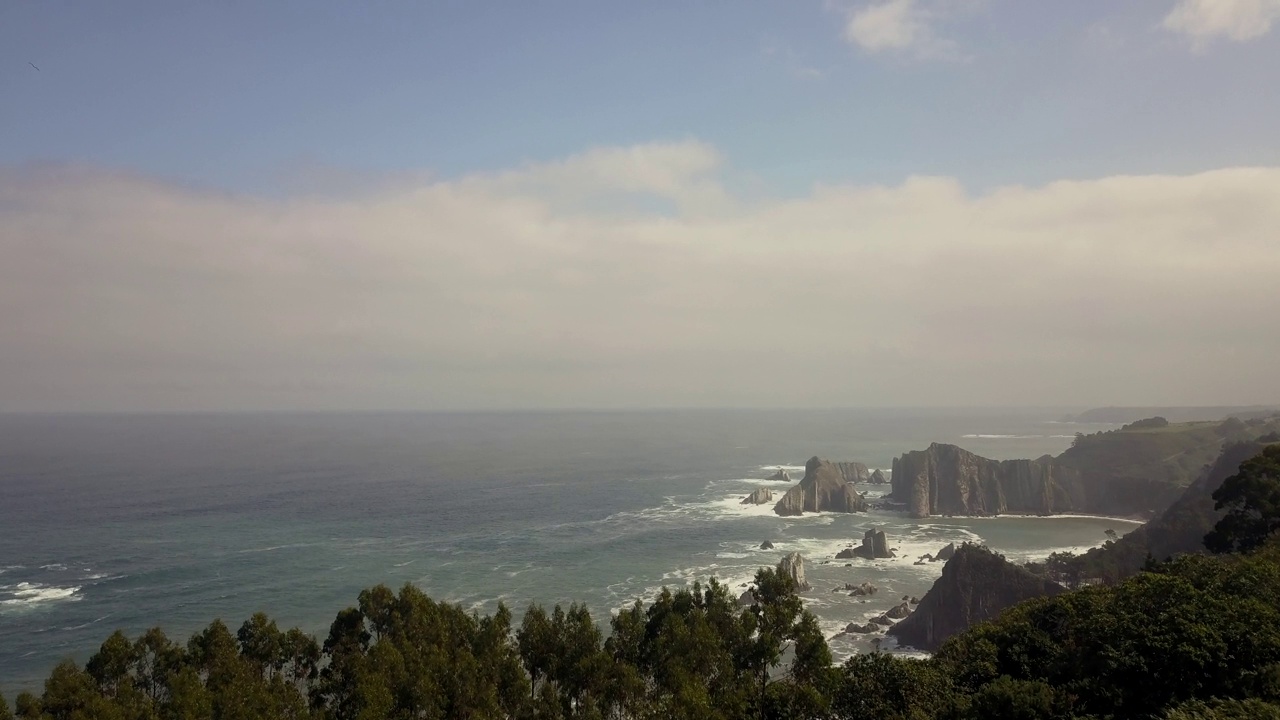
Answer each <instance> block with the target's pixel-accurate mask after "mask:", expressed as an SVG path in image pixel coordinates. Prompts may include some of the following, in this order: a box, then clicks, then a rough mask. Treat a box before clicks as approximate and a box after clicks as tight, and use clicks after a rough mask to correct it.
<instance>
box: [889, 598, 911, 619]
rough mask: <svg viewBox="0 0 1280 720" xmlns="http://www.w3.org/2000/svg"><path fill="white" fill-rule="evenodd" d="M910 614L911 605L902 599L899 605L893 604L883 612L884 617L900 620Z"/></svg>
mask: <svg viewBox="0 0 1280 720" xmlns="http://www.w3.org/2000/svg"><path fill="white" fill-rule="evenodd" d="M910 614H911V605H910V604H909V603H908V602H907V601H903V602H902V604H900V605H895V606H893V607H892V608H890V609H889V612H887V613H885V617H887V618H889V619H891V620H901V619H902V618H904V617H906V616H908V615H910Z"/></svg>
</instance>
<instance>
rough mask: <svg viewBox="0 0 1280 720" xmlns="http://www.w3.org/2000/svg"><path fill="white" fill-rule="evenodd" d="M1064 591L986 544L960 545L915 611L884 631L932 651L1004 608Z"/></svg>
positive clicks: (902, 642)
mask: <svg viewBox="0 0 1280 720" xmlns="http://www.w3.org/2000/svg"><path fill="white" fill-rule="evenodd" d="M1064 591H1065V590H1064V588H1063V587H1062V586H1060V585H1057V584H1056V583H1053V582H1050V581H1048V580H1046V579H1044V578H1041V577H1039V576H1037V575H1033V574H1031V573H1030V572H1028V571H1027V570H1026V569H1024V568H1021V567H1019V566H1017V565H1014V564H1013V563H1011V562H1009V561H1008V560H1005V559H1004V558H1003V557H1001V556H999V555H997V554H995V553H993V552H991V551H990V550H988V549H987V548H985V547H981V546H978V545H970V544H965V545H962V546H961V547H960V549H959V550H956V553H955V555H953V556H952V557H951V559H950V560H948V561H947V564H946V565H945V566H944V567H943V568H942V577H940V578H938V580H937V581H936V582H934V584H933V587H932V588H930V589H929V592H927V593H925V596H924V597H923V598H921V599H920V604H919V606H917V607H916V610H915V612H913V613H911V615H909V616H908V617H907V618H906V619H904V620H903V621H902V622H900V623H898V624H897V625H894V626H893V627H892V628H890V629H889V632H888V634H889V635H892V636H894V637H895V638H897V639H898V642H899V643H900V644H902V645H909V646H911V647H913V648H917V649H919V650H927V651H930V652H932V651H934V650H936V649H938V646H939V645H941V644H942V642H943V641H944V640H946V639H947V638H949V637H951V636H952V635H954V634H956V633H958V632H961V631H962V630H965V629H966V628H968V627H969V626H971V625H974V624H976V623H980V622H982V621H984V620H990V619H991V618H994V617H996V616H997V615H999V614H1000V612H1001V611H1002V610H1004V609H1005V608H1007V607H1011V606H1013V605H1016V604H1018V603H1020V602H1022V601H1024V600H1030V599H1031V598H1036V597H1042V596H1046V595H1057V594H1059V593H1062V592H1064Z"/></svg>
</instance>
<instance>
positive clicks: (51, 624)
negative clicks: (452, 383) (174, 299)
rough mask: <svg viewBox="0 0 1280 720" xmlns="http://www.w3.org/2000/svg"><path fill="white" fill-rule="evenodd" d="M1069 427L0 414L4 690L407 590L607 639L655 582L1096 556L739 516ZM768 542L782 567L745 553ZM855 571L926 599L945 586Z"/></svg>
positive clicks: (930, 527) (798, 419)
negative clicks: (544, 619) (152, 643)
mask: <svg viewBox="0 0 1280 720" xmlns="http://www.w3.org/2000/svg"><path fill="white" fill-rule="evenodd" d="M1060 415H1061V412H1060V411H1058V410H1034V411H1032V410H1021V411H973V410H965V411H958V410H948V411H919V410H914V411H904V410H895V411H868V410H839V411H835V410H833V411H679V412H619V413H603V412H602V413H586V412H562V413H514V414H493V413H488V414H314V415H121V416H0V690H3V691H4V692H6V693H9V694H11V693H12V692H14V691H16V690H18V689H30V688H33V687H37V686H38V684H39V682H40V681H41V679H42V678H43V677H44V676H45V675H46V674H47V673H48V671H49V669H50V668H51V667H52V665H53V664H54V663H56V662H57V661H58V660H59V659H61V658H64V657H72V658H74V659H76V660H78V661H80V662H83V661H84V660H85V659H87V657H88V656H89V655H90V654H91V653H92V652H93V651H94V650H95V649H96V648H97V646H98V644H99V643H101V641H102V640H103V639H105V637H106V636H107V635H108V634H109V633H110V632H111V631H112V630H114V629H115V628H123V629H125V630H126V631H127V632H129V633H131V634H133V633H137V632H139V631H141V630H144V629H146V628H147V627H150V626H152V625H160V626H162V627H163V628H164V629H165V630H166V631H167V632H169V633H170V634H171V636H174V637H179V638H185V637H186V635H187V634H188V633H190V632H191V631H193V630H195V629H198V628H200V627H203V626H204V625H205V624H207V623H208V622H209V621H210V620H212V619H213V618H215V617H221V618H223V619H224V620H226V621H227V622H228V624H230V625H231V626H232V628H233V629H234V628H235V627H237V626H238V625H239V623H240V622H242V621H243V619H244V618H246V617H248V616H249V615H250V614H252V613H253V612H255V611H258V610H265V611H268V612H269V613H271V614H272V615H273V616H274V617H275V618H277V619H278V620H279V621H280V622H281V623H282V624H284V625H300V626H302V627H303V628H304V629H306V630H308V631H311V632H314V633H317V634H320V635H323V633H324V632H325V631H326V629H327V626H328V623H329V621H330V620H331V619H332V618H333V616H334V615H335V614H336V612H337V611H338V610H339V609H341V608H342V607H345V606H347V605H349V604H352V603H353V602H354V600H355V597H356V595H357V593H358V592H359V591H360V590H361V589H362V588H365V587H368V586H371V585H374V584H376V583H388V584H391V585H393V586H397V585H400V584H402V583H405V582H412V583H415V584H417V585H419V586H421V587H422V588H423V589H424V590H426V591H427V592H428V593H429V594H431V595H433V596H436V597H439V598H445V599H448V600H450V601H455V602H458V603H461V604H463V605H464V606H466V607H474V608H476V609H477V610H480V611H488V610H491V609H492V608H493V607H494V605H495V604H496V602H497V601H498V600H499V599H501V600H504V601H506V602H507V603H508V604H510V605H512V606H513V607H515V608H516V609H517V613H519V612H520V611H521V610H522V609H523V608H524V607H525V606H526V605H527V604H528V603H529V602H530V601H538V602H548V603H553V602H557V601H562V600H584V601H586V602H588V603H589V604H590V605H591V606H592V608H593V610H594V611H595V612H596V613H598V615H599V617H601V618H603V617H605V616H606V615H607V613H608V611H609V610H610V609H611V608H616V607H618V606H621V605H623V604H625V603H627V602H629V601H630V600H631V599H633V598H635V597H637V596H642V597H643V596H646V595H647V594H648V593H651V592H653V590H654V589H655V588H657V587H659V586H661V585H663V584H682V583H684V582H687V581H691V580H692V579H695V578H705V577H706V576H708V575H711V574H715V575H718V576H720V577H721V578H722V579H726V580H728V581H731V582H735V583H741V582H744V581H745V579H746V578H748V577H749V576H750V574H751V572H752V571H753V569H754V568H755V567H758V566H759V565H761V564H772V563H774V562H776V561H777V558H778V557H780V555H781V554H782V553H783V552H785V551H787V550H789V549H799V550H801V551H802V552H805V553H806V557H809V558H810V561H811V563H812V564H813V565H814V567H813V568H812V569H811V574H815V575H816V577H817V578H818V579H819V580H823V581H826V580H828V579H829V580H830V582H832V583H838V582H840V581H842V579H844V578H843V576H842V575H841V573H845V574H848V573H849V572H850V571H849V570H848V569H845V568H843V567H842V566H840V567H838V568H837V567H836V566H820V565H817V563H818V562H820V561H821V560H822V559H825V558H828V557H830V554H833V552H834V549H835V548H837V547H838V546H840V545H841V544H843V543H845V542H847V541H848V540H849V539H850V538H854V537H860V536H861V530H862V528H863V527H866V526H869V524H871V523H874V524H876V525H878V526H884V527H887V528H889V529H890V531H891V537H894V536H895V535H896V538H897V541H898V542H899V543H901V544H904V545H910V546H911V548H912V549H916V548H923V547H929V548H932V546H933V545H935V544H937V545H939V546H940V545H941V544H945V542H946V541H948V540H950V539H957V540H964V539H981V540H986V541H988V542H991V543H992V544H993V545H1000V546H1002V547H1003V548H1004V549H1006V550H1008V551H1009V552H1010V553H1011V554H1014V555H1017V554H1020V553H1021V554H1027V555H1033V554H1037V553H1040V552H1042V551H1047V550H1048V549H1053V548H1058V547H1076V546H1083V545H1090V544H1094V543H1096V542H1100V541H1101V539H1102V530H1103V529H1104V528H1105V527H1118V529H1122V527H1121V526H1117V525H1116V524H1115V523H1112V522H1110V521H1103V520H1091V519H1064V520H1024V519H1014V518H1011V519H1001V520H986V521H982V520H975V521H954V520H949V521H947V524H939V523H917V522H914V521H908V520H906V519H904V518H900V517H896V516H891V515H886V514H880V515H874V516H866V515H860V516H839V517H836V516H832V515H821V516H807V517H805V518H800V519H786V520H784V519H781V518H776V517H774V516H772V514H771V513H769V512H768V511H767V508H744V507H741V506H738V505H737V503H736V498H738V497H740V496H741V495H743V494H745V493H746V492H749V491H750V489H751V488H753V487H755V486H757V485H758V483H757V482H754V481H755V480H758V479H760V478H764V477H767V476H768V475H769V474H770V473H771V472H772V467H773V466H778V465H789V466H799V465H802V464H803V463H804V461H805V459H806V458H808V457H809V456H811V455H822V456H825V457H829V458H832V459H845V460H860V461H863V462H866V463H868V464H869V465H871V466H872V467H882V468H887V467H888V466H889V464H890V461H891V459H892V458H893V457H894V456H895V455H897V454H900V453H902V452H905V451H907V450H911V449H917V448H921V447H924V446H925V445H927V444H928V443H929V442H930V441H935V440H937V441H944V442H956V443H959V444H962V445H964V446H966V447H968V448H970V449H972V450H974V451H976V452H979V453H982V454H986V455H988V456H991V457H998V458H1005V457H1035V456H1038V455H1041V454H1044V453H1046V452H1049V453H1056V452H1060V451H1061V450H1062V449H1063V448H1065V447H1066V446H1067V444H1068V443H1069V442H1070V438H1069V436H1070V434H1071V433H1072V432H1073V431H1074V429H1075V428H1071V427H1067V426H1061V425H1056V424H1054V423H1051V422H1047V421H1050V420H1052V419H1054V418H1056V417H1059V416H1060ZM966 435H969V436H973V435H992V436H1017V437H965V436H966ZM798 476H799V473H797V479H798ZM777 489H779V488H775V490H777ZM871 490H872V492H873V494H874V493H875V492H878V491H879V489H871ZM765 538H769V539H772V540H774V541H775V542H776V543H778V550H777V551H774V552H761V551H759V550H758V548H757V546H758V544H759V543H760V541H761V540H762V539H765ZM858 572H859V573H860V576H859V577H863V576H865V577H868V578H872V579H875V580H876V581H878V582H881V583H885V584H887V585H889V586H892V587H893V589H894V590H895V591H898V590H901V591H902V592H911V593H913V594H922V593H923V592H924V590H925V589H927V587H928V585H929V584H930V583H931V581H932V579H933V577H934V576H936V573H937V567H936V566H930V567H927V568H923V569H922V568H920V567H918V566H911V565H910V563H909V561H908V562H905V563H904V564H893V563H880V564H878V565H876V566H868V567H866V568H860V569H859V570H858ZM828 576H829V577H828ZM848 579H856V578H848ZM840 598H841V599H843V596H840ZM810 604H811V607H813V609H814V610H815V611H816V612H818V614H819V615H820V617H822V619H823V621H824V627H828V628H829V629H833V628H838V627H839V626H840V625H842V624H843V623H844V622H848V621H849V620H851V619H857V618H859V617H861V616H862V615H863V614H866V613H871V612H872V610H875V611H876V612H879V611H880V610H882V608H867V607H851V606H849V605H848V604H840V603H839V602H836V601H835V600H833V599H831V598H830V597H827V596H826V595H824V594H822V593H819V592H817V591H815V592H814V593H813V596H812V597H811V598H810ZM837 649H840V648H837ZM856 649H858V648H857V647H855V646H850V647H848V648H844V650H845V651H850V652H851V651H854V650H856Z"/></svg>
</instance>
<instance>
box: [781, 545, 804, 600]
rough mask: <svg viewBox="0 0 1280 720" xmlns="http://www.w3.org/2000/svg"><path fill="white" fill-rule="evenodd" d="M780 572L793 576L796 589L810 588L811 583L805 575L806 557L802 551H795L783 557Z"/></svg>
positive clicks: (801, 590)
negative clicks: (802, 555)
mask: <svg viewBox="0 0 1280 720" xmlns="http://www.w3.org/2000/svg"><path fill="white" fill-rule="evenodd" d="M778 572H780V573H782V574H783V575H786V576H787V577H789V578H791V580H792V581H793V582H794V583H795V584H796V590H797V591H800V592H804V591H805V590H809V589H810V587H809V583H808V581H807V580H805V577H804V558H803V557H801V555H800V553H798V552H793V553H791V554H789V555H787V556H785V557H783V558H782V562H780V563H778Z"/></svg>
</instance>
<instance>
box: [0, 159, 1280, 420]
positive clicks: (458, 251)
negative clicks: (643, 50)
mask: <svg viewBox="0 0 1280 720" xmlns="http://www.w3.org/2000/svg"><path fill="white" fill-rule="evenodd" d="M726 173H727V171H726V169H725V166H724V160H723V159H722V158H721V157H720V155H719V153H717V151H716V150H715V149H714V148H712V147H709V146H707V145H705V144H702V143H698V142H683V143H665V144H661V143H660V144H652V145H643V146H636V147H620V148H598V149H594V150H590V151H588V152H585V153H582V154H580V155H577V156H574V157H571V158H567V159H564V160H562V161H558V162H552V163H545V164H535V165H529V166H526V167H520V168H514V169H511V170H509V171H505V172H499V173H493V174H484V175H474V176H469V177H462V178H457V179H451V180H439V181H419V182H416V183H412V184H408V185H398V186H395V187H388V188H384V189H380V190H379V191H377V192H374V193H364V194H360V195H358V196H352V197H347V198H341V197H338V198H335V197H331V196H330V197H325V198H317V197H295V198H289V199H284V200H269V199H264V198H257V197H244V196H234V195H226V194H220V193H215V192H207V191H201V190H197V189H190V188H183V187H178V186H175V185H172V184H166V183H163V182H159V181H156V180H153V179H149V178H144V177H136V176H132V175H127V174H119V173H112V172H109V171H105V170H102V169H95V168H83V167H26V168H17V169H8V170H3V171H0V257H3V258H4V262H3V263H0V410H115V409H147V410H161V409H174V410H182V409H313V408H314V409H322V408H415V409H443V408H511V407H626V406H807V405H818V406H834V405H957V404H980V405H999V404H1094V403H1104V402H1111V403H1245V402H1255V401H1257V402H1261V401H1276V400H1277V399H1280V380H1277V376H1276V374H1275V369H1274V368H1275V358H1276V357H1280V292H1277V290H1276V285H1275V278H1276V277H1280V241H1277V238H1280V168H1227V169H1221V170H1215V171H1212V172H1205V173H1201V174H1196V175H1187V176H1133V177H1108V178H1100V179H1095V180H1087V181H1063V182H1056V183H1052V184H1049V185H1045V186H1042V187H1019V186H1013V187H1004V188H999V189H995V190H992V191H990V192H983V193H977V194H975V193H972V192H967V191H966V190H965V189H964V188H963V186H962V185H961V183H960V182H959V181H958V180H956V179H954V178H945V177H911V178H908V179H906V180H905V181H903V182H902V183H901V184H898V185H893V186H821V187H816V188H814V189H813V190H812V192H810V193H808V194H806V195H804V196H802V197H793V198H773V199H768V200H763V201H753V202H746V201H744V200H743V199H742V198H740V197H736V196H735V195H734V194H733V193H731V192H730V191H728V190H727V189H726V185H725V178H726Z"/></svg>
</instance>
